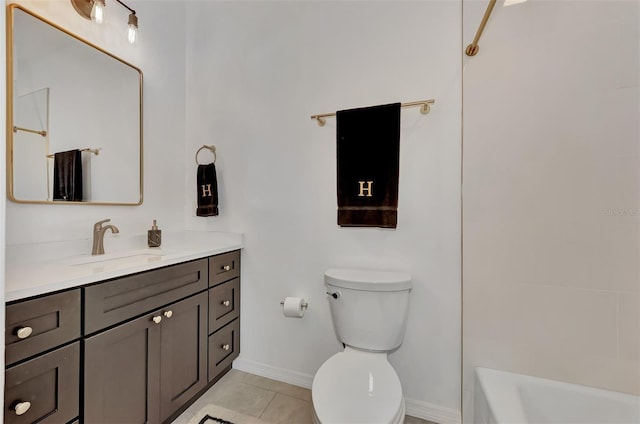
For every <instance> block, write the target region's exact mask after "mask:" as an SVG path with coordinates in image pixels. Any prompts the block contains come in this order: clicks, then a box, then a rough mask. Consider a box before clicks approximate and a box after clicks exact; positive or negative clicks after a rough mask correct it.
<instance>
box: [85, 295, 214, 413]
mask: <svg viewBox="0 0 640 424" xmlns="http://www.w3.org/2000/svg"><path fill="white" fill-rule="evenodd" d="M206 326H207V294H206V293H204V292H203V293H200V294H198V295H195V296H192V297H189V298H187V299H185V300H182V301H179V302H176V303H173V304H170V305H168V306H166V307H164V308H162V309H159V310H156V311H153V312H152V313H149V314H146V315H145V316H143V317H140V318H137V319H135V320H133V321H130V322H128V323H126V324H122V325H119V326H117V327H115V328H112V329H110V330H107V331H105V332H103V333H99V334H97V335H95V336H93V337H89V338H87V339H86V340H85V362H84V387H85V390H84V405H85V408H84V409H85V410H84V418H85V422H87V423H116V422H119V423H125V422H126V423H132V424H133V423H158V422H162V421H164V420H165V419H166V418H168V417H169V416H170V415H171V414H172V413H173V412H175V411H176V410H177V409H178V408H180V407H181V406H182V405H183V404H184V403H186V402H187V401H189V400H190V399H191V398H192V397H193V396H195V395H196V394H198V392H199V391H200V390H201V389H203V388H204V387H205V386H206V384H207V362H206V360H207V359H206V358H207V346H206V340H207V333H206V328H207V327H206Z"/></svg>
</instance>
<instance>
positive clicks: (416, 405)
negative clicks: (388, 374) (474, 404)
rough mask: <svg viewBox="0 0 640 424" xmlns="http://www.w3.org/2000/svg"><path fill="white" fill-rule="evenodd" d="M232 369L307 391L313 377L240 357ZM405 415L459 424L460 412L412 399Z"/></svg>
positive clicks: (407, 402)
mask: <svg viewBox="0 0 640 424" xmlns="http://www.w3.org/2000/svg"><path fill="white" fill-rule="evenodd" d="M233 368H235V369H237V370H240V371H244V372H248V373H249V374H255V375H259V376H260V377H265V378H270V379H272V380H276V381H281V382H283V383H288V384H293V385H294V386H300V387H304V388H307V389H310V388H311V384H312V383H313V375H310V374H304V373H301V372H297V371H291V370H288V369H284V368H278V367H273V366H271V365H266V364H262V363H260V362H255V361H252V360H250V359H245V358H243V357H242V356H240V357H239V358H238V359H236V360H235V361H233ZM404 403H405V408H406V411H407V415H411V416H412V417H416V418H420V419H423V420H427V421H432V422H434V423H438V424H460V422H461V416H460V411H457V410H455V409H450V408H445V407H444V406H439V405H434V404H432V403H429V402H423V401H419V400H413V399H407V398H405V399H404Z"/></svg>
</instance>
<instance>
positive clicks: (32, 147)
mask: <svg viewBox="0 0 640 424" xmlns="http://www.w3.org/2000/svg"><path fill="white" fill-rule="evenodd" d="M142 147H143V143H142V71H141V70H140V69H138V68H137V67H135V66H133V65H131V64H129V63H127V62H125V61H124V60H122V59H120V58H118V57H117V56H114V55H113V54H111V53H109V52H107V51H105V50H103V49H101V48H100V47H98V46H96V45H94V44H91V43H89V42H88V41H86V40H84V39H82V38H80V37H78V36H77V35H75V34H73V33H71V32H69V31H67V30H65V29H63V28H61V27H59V26H57V25H55V24H54V23H52V22H50V21H48V20H46V19H44V18H42V17H40V16H38V15H36V14H34V13H33V12H31V11H29V10H27V9H25V8H23V7H21V6H20V5H17V4H10V5H9V6H8V11H7V171H8V172H7V194H8V197H9V199H10V200H12V201H14V202H18V203H45V204H82V205H129V206H136V205H140V204H142V200H143V148H142Z"/></svg>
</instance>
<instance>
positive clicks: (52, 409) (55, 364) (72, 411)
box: [4, 342, 80, 424]
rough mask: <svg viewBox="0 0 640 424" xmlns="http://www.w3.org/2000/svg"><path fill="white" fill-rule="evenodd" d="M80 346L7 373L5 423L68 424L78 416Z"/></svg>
mask: <svg viewBox="0 0 640 424" xmlns="http://www.w3.org/2000/svg"><path fill="white" fill-rule="evenodd" d="M79 388H80V343H79V342H75V343H73V344H71V345H69V346H66V347H63V348H61V349H58V350H54V351H53V352H49V353H47V354H45V355H42V356H38V357H36V358H34V359H31V360H29V361H27V362H24V363H22V364H20V365H16V366H15V367H11V368H9V369H7V371H6V373H5V392H4V422H5V423H7V424H23V423H25V424H27V423H35V422H37V423H41V424H47V423H66V422H68V421H70V420H72V419H73V418H75V417H77V416H78V409H79V408H78V405H79V403H80V400H79V399H80V393H79V391H80V390H79Z"/></svg>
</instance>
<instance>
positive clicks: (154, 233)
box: [147, 219, 162, 247]
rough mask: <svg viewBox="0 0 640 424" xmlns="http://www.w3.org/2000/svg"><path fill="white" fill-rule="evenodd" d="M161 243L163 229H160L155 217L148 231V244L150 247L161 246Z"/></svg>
mask: <svg viewBox="0 0 640 424" xmlns="http://www.w3.org/2000/svg"><path fill="white" fill-rule="evenodd" d="M160 243H162V230H159V229H158V225H157V224H156V220H155V219H154V220H153V225H152V226H151V229H150V230H149V231H147V245H148V246H149V247H160Z"/></svg>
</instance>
